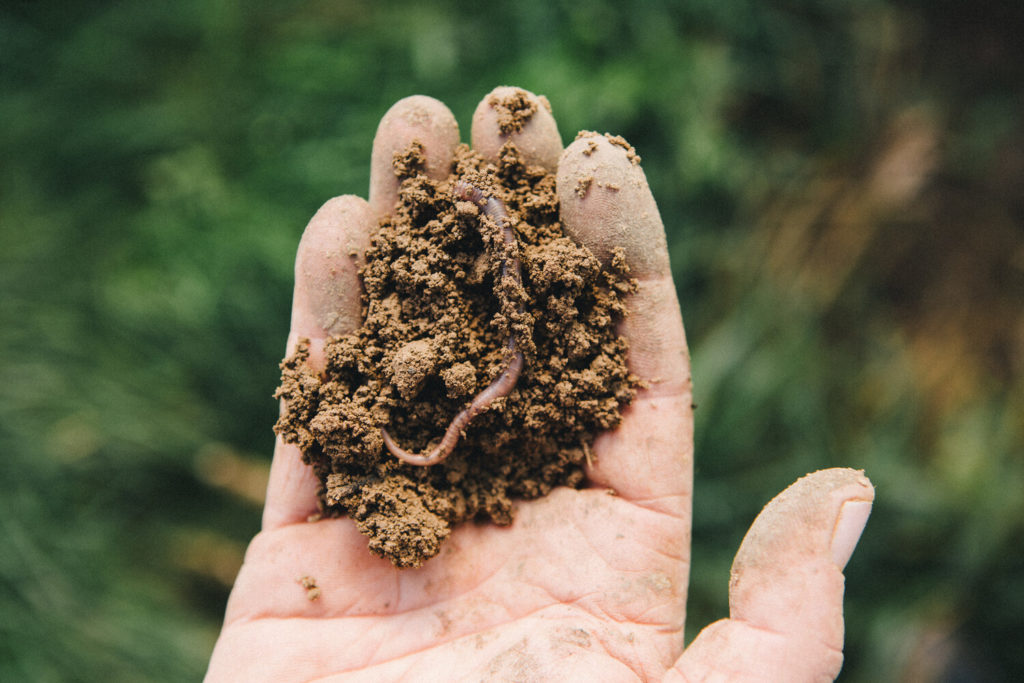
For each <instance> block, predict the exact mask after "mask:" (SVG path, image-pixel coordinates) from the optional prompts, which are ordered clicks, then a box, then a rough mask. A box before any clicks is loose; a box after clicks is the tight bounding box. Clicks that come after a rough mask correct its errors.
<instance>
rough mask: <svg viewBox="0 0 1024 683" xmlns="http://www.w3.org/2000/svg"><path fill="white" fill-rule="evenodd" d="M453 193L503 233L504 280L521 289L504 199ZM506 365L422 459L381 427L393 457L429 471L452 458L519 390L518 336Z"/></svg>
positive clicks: (461, 190) (462, 190)
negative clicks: (481, 419)
mask: <svg viewBox="0 0 1024 683" xmlns="http://www.w3.org/2000/svg"><path fill="white" fill-rule="evenodd" d="M452 193H453V194H454V195H455V197H456V198H457V199H461V200H463V201H469V202H473V203H474V204H476V205H477V207H478V208H479V209H480V210H481V211H483V212H484V213H485V214H486V215H487V216H488V217H490V219H491V220H493V221H494V222H495V223H496V224H497V225H498V227H499V228H500V229H501V235H502V240H503V241H504V243H505V256H504V258H503V260H502V264H501V278H502V279H505V278H506V277H508V276H509V274H511V276H512V279H513V280H514V281H515V283H516V284H517V285H518V284H521V283H522V281H523V277H522V273H521V270H520V265H519V257H518V256H512V257H511V258H509V256H508V254H514V253H515V250H516V246H517V242H516V234H515V231H514V230H513V229H512V220H511V219H510V218H509V216H508V211H506V210H505V205H504V204H503V203H502V202H501V200H500V199H497V198H495V197H490V196H488V195H486V194H484V192H483V190H481V189H480V188H478V187H476V186H474V185H471V184H469V183H467V182H465V181H463V180H460V181H458V182H457V183H455V187H454V188H453V190H452ZM520 310H522V307H520ZM504 363H505V367H504V369H503V370H502V371H501V374H500V375H498V377H497V379H495V380H494V381H493V382H491V383H490V384H488V385H487V386H486V387H485V388H484V389H483V391H481V392H480V393H479V394H477V395H476V396H475V397H474V398H473V400H472V401H470V403H469V405H468V406H466V407H465V408H463V409H462V411H460V412H459V414H457V415H456V416H455V417H454V418H452V421H451V423H450V424H449V425H448V429H446V430H445V432H444V436H443V437H442V438H441V442H440V443H439V444H437V446H435V447H434V449H433V450H431V451H430V452H429V453H424V454H422V455H419V454H416V453H410V452H409V451H407V450H404V449H403V448H401V447H400V446H399V445H398V444H397V443H395V440H394V439H392V438H391V435H390V434H388V430H387V429H385V428H384V427H381V430H380V435H381V437H382V438H383V439H384V445H385V446H386V447H387V449H388V450H389V451H390V452H391V454H392V455H393V456H395V457H396V458H398V459H399V460H401V461H402V462H407V463H409V464H410V465H420V466H423V467H426V466H428V465H436V464H438V463H439V462H442V461H444V459H445V458H447V457H448V456H449V455H451V452H452V450H454V449H455V444H456V443H458V441H459V437H460V436H462V431H463V430H464V429H465V428H466V427H468V426H469V423H470V421H471V420H472V419H473V418H474V417H476V416H477V415H479V414H480V413H482V412H484V411H485V410H487V407H488V406H490V405H491V403H492V402H493V401H494V400H495V399H499V398H501V397H502V396H508V394H509V393H510V392H511V391H512V389H514V388H515V386H516V382H517V381H519V374H520V373H521V372H522V371H523V365H524V363H525V360H524V358H523V352H522V351H520V350H519V347H518V345H517V343H516V334H515V332H510V333H509V337H508V344H507V346H506V347H505V359H504Z"/></svg>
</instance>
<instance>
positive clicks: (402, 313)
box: [275, 143, 637, 567]
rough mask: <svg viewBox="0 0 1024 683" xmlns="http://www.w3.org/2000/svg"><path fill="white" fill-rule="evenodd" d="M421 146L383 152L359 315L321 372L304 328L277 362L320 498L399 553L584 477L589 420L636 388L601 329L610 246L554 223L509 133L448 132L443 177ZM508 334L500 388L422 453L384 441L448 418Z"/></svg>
mask: <svg viewBox="0 0 1024 683" xmlns="http://www.w3.org/2000/svg"><path fill="white" fill-rule="evenodd" d="M424 168H425V163H424V158H423V155H422V148H421V147H420V146H419V145H418V144H416V143H414V144H413V145H411V146H410V148H409V149H408V150H406V152H405V153H403V154H400V155H396V157H395V159H394V169H395V173H396V175H397V176H398V177H399V179H400V181H401V185H400V190H399V201H398V204H397V205H396V206H395V209H394V212H393V213H392V215H391V216H389V217H387V218H386V219H383V220H382V221H381V223H380V225H379V228H378V230H377V233H376V234H375V235H374V237H373V239H372V241H371V246H370V247H369V248H368V250H367V252H366V255H365V256H366V265H365V266H364V267H363V268H362V270H361V276H362V280H363V286H364V289H365V292H364V297H363V319H364V321H365V322H364V324H363V326H362V327H360V328H359V329H358V330H356V331H354V332H352V333H351V334H347V335H344V336H338V337H334V338H332V339H330V340H329V341H328V342H327V345H326V356H327V367H326V371H325V372H324V373H323V374H322V375H319V374H316V373H314V372H312V371H311V370H310V369H309V367H308V366H307V364H306V359H307V358H308V343H300V344H299V346H298V348H297V350H296V352H295V353H294V354H293V355H292V356H291V357H289V358H287V359H285V361H283V362H282V364H281V368H282V380H281V386H280V388H279V389H278V391H277V396H278V397H279V398H283V399H284V400H285V405H286V411H285V413H284V414H283V415H282V417H281V419H280V420H279V421H278V423H277V425H276V426H275V430H276V431H277V432H278V433H280V434H281V435H282V436H283V437H284V439H285V440H286V441H288V442H291V443H295V444H298V446H299V447H300V449H301V450H302V454H303V459H304V460H305V461H306V462H307V463H308V464H309V465H311V466H312V467H313V470H314V471H315V473H316V476H317V477H318V478H319V480H320V482H321V483H322V488H321V490H320V495H319V498H320V507H321V514H322V515H324V516H338V515H348V516H350V517H351V518H352V519H353V520H354V521H355V522H356V524H357V526H358V528H359V530H360V531H361V532H362V533H363V534H365V535H366V536H368V537H369V546H370V549H371V550H372V551H373V552H375V553H377V554H379V555H381V556H383V557H386V558H388V559H389V560H391V561H392V562H393V563H394V564H395V565H396V566H398V567H415V566H419V565H420V564H422V562H423V561H424V560H426V559H428V558H430V557H433V556H434V555H436V554H437V553H438V551H439V550H440V548H441V543H442V542H443V541H444V539H445V538H446V537H447V536H448V534H449V533H450V532H451V530H452V527H453V526H454V525H456V524H458V523H460V522H463V521H465V520H470V519H474V520H478V521H490V522H493V523H496V524H501V525H505V524H509V523H511V521H512V499H513V498H537V497H539V496H543V495H546V494H547V493H548V492H549V491H550V490H551V489H552V488H553V487H555V486H562V485H564V486H572V487H580V486H582V485H583V484H584V473H583V466H584V464H585V463H586V462H587V461H588V460H589V459H590V458H591V457H592V456H591V452H590V446H591V444H592V442H593V438H594V435H595V433H596V432H598V431H600V430H605V429H613V428H614V427H616V426H617V425H618V424H619V422H620V419H621V409H622V407H623V406H624V405H625V404H627V403H629V402H630V401H631V400H632V399H633V397H634V395H635V390H636V385H637V382H636V379H635V378H634V377H633V376H632V375H630V373H629V371H628V370H627V367H626V363H625V355H626V351H627V347H626V342H625V340H623V339H621V338H619V337H618V335H617V334H616V332H615V323H616V321H617V320H618V318H619V317H620V316H622V315H623V314H624V308H623V297H624V296H625V295H626V294H628V293H629V292H631V291H633V290H634V289H635V283H634V282H633V281H632V280H631V279H630V278H629V275H628V272H627V268H626V266H625V264H624V262H623V259H622V257H621V255H617V257H616V258H615V259H614V260H613V263H612V264H611V265H610V267H609V268H607V269H602V266H601V264H600V262H599V261H598V260H597V259H596V258H595V257H594V255H593V254H591V253H590V251H589V250H587V249H586V248H585V247H582V246H580V245H577V244H575V243H574V242H573V241H572V240H571V239H569V238H568V237H567V236H566V235H565V234H564V233H563V231H562V226H561V224H560V223H559V220H558V200H557V197H556V194H555V179H554V176H552V175H551V174H550V173H547V172H545V171H544V169H542V168H539V167H530V166H527V165H526V164H524V163H523V162H522V160H521V157H520V154H519V152H518V150H517V149H516V147H515V145H514V144H512V143H507V144H506V145H505V146H504V148H503V149H502V153H501V155H500V161H499V162H498V163H497V164H496V165H494V164H489V163H487V162H485V161H484V160H482V159H481V158H480V157H479V156H477V155H476V154H474V153H473V152H472V151H471V150H470V149H469V148H468V147H466V146H464V145H463V146H460V148H459V149H458V151H457V154H456V158H455V162H454V167H453V170H452V173H451V175H450V176H449V177H448V178H447V179H445V180H442V181H440V182H437V181H433V180H431V179H429V178H428V177H427V176H426V175H425V174H424V173H423V170H424ZM459 180H461V181H464V182H468V183H470V184H472V185H473V186H475V187H477V188H479V189H480V190H481V191H482V192H483V193H484V194H485V195H487V196H489V197H494V198H496V199H499V200H500V201H502V202H503V203H504V205H505V207H507V212H508V215H509V216H510V217H511V220H512V221H513V224H514V230H515V234H516V236H517V239H518V251H519V254H518V259H519V262H520V264H521V272H522V281H521V283H519V282H518V281H516V279H514V278H513V277H512V276H511V272H510V271H511V269H509V268H506V269H504V270H505V271H506V272H504V273H503V268H502V265H503V263H505V262H506V259H509V258H513V259H514V258H515V254H511V255H510V254H509V253H507V248H506V245H505V244H503V241H502V235H501V226H499V225H497V224H496V222H495V221H494V220H493V219H492V218H491V217H490V216H488V215H487V214H486V213H485V212H482V211H480V209H479V207H478V206H477V204H475V203H473V202H470V201H461V200H459V199H456V198H455V197H454V196H453V192H452V190H453V186H454V185H455V183H456V182H457V181H459ZM513 333H514V334H515V336H516V343H517V345H518V348H519V350H520V351H521V352H522V353H523V355H524V357H525V367H524V369H523V371H522V374H521V376H520V377H519V379H518V381H517V383H516V385H515V388H514V389H513V390H512V391H511V393H509V394H508V396H505V397H502V398H499V399H497V400H496V401H494V402H493V403H492V404H491V405H490V406H489V408H488V409H487V410H486V411H484V412H483V413H481V414H479V415H478V416H476V417H475V418H474V419H473V420H472V422H471V423H470V424H469V425H468V426H467V427H466V428H465V430H464V431H463V433H462V436H461V438H460V439H459V441H458V442H457V444H456V446H455V448H454V450H453V451H452V452H451V454H450V456H449V457H447V459H445V460H444V461H443V462H441V463H439V464H437V465H432V466H429V467H421V466H416V465H410V464H406V463H403V462H401V461H400V460H399V459H397V458H396V457H395V456H393V455H392V454H391V453H390V452H389V451H388V450H387V449H386V448H385V447H384V443H383V440H382V437H381V429H382V428H385V429H387V431H388V433H389V434H390V435H391V437H392V438H393V439H394V440H395V442H397V443H398V444H399V445H400V446H401V447H402V448H403V449H405V450H407V451H410V452H413V453H426V452H427V451H429V450H430V449H431V448H433V447H434V446H435V445H436V444H437V443H438V442H439V440H440V439H441V437H442V435H443V434H444V432H445V430H446V428H447V427H448V425H449V423H450V422H451V421H452V418H453V417H454V416H455V415H456V414H457V413H459V412H460V411H461V410H463V409H464V408H465V407H466V406H467V405H468V404H469V403H470V401H471V400H472V399H473V397H474V396H475V395H476V394H478V393H479V392H480V391H481V390H482V389H483V388H484V387H486V386H488V385H489V384H490V383H491V382H492V381H494V380H495V378H497V377H498V376H499V375H500V374H501V372H502V371H503V370H504V369H505V368H506V367H507V365H508V343H509V337H510V335H511V334H513Z"/></svg>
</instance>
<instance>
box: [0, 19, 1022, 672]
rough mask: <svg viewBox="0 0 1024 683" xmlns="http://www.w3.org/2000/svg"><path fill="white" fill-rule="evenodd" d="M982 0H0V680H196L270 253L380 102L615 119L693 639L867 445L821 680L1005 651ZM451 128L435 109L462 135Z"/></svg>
mask: <svg viewBox="0 0 1024 683" xmlns="http://www.w3.org/2000/svg"><path fill="white" fill-rule="evenodd" d="M1022 7H1024V6H1022V5H1021V3H1019V2H1016V1H1015V0H1007V1H1006V2H997V1H995V0H990V1H982V2H975V3H960V2H953V1H952V0H890V1H883V0H862V1H860V2H840V1H839V0H767V1H761V2H754V1H753V0H736V1H734V2H729V3H723V2H717V1H712V0H686V1H679V2H668V1H663V2H645V3H632V4H631V3H617V2H601V1H599V2H588V3H576V2H565V1H563V0H547V1H533V0H531V1H523V2H518V3H508V4H505V5H502V6H501V7H498V8H489V9H486V10H484V9H480V8H479V6H478V4H477V3H471V2H468V1H465V2H457V1H452V2H437V3H424V2H393V3H368V2H355V1H352V0H350V1H347V2H346V1H345V0H340V1H339V0H331V1H328V0H319V1H312V2H298V1H297V0H283V1H280V2H255V3H242V2H239V1H237V0H236V1H234V2H232V1H216V0H213V1H208V0H181V1H179V2H174V3H165V2H150V3H134V2H128V1H120V2H116V1H112V0H92V1H84V2H79V3H53V2H45V1H43V0H39V1H30V0H20V1H19V0H6V1H5V2H3V3H2V4H0V121H3V126H0V160H2V161H0V259H2V261H0V263H2V268H0V283H2V286H0V291H2V295H0V349H2V351H3V353H2V357H0V451H2V453H3V457H2V460H0V541H2V544H3V551H2V552H0V679H2V680H31V681H93V680H105V681H120V680H124V681H128V680H130V681H169V680H187V679H192V680H195V679H197V678H199V677H201V675H202V672H203V671H204V670H205V665H206V661H207V658H208V656H209V652H210V648H211V647H212V644H213V640H214V638H215V637H216V634H217V631H218V628H219V622H220V619H221V616H222V614H223V609H224V603H225V600H226V597H227V592H228V590H229V586H230V583H231V581H232V579H233V576H234V572H235V571H236V570H237V566H238V564H239V562H240V560H241V554H242V552H243V550H244V547H245V544H246V542H247V541H248V539H249V538H250V537H251V536H252V534H253V533H255V532H256V530H257V529H258V525H259V505H260V495H261V490H262V487H263V482H264V481H265V477H266V468H267V464H268V459H269V453H270V450H271V442H272V439H271V434H270V425H271V424H272V422H273V420H274V417H275V412H276V406H275V405H274V402H273V401H272V400H271V398H270V395H271V393H272V391H273V389H274V386H275V383H276V379H277V368H276V362H277V360H278V358H279V356H280V354H281V352H282V350H283V344H284V338H285V334H286V330H287V323H288V308H289V302H290V287H291V260H292V258H293V256H294V249H295V246H296V244H297V243H298V238H299V235H300V233H301V229H302V226H303V225H304V222H305V220H306V219H307V218H308V217H309V216H310V215H312V213H313V212H314V211H315V210H316V208H317V207H318V206H319V204H320V203H322V202H323V201H324V200H325V199H326V198H328V197H330V196H333V195H336V194H341V193H357V194H365V188H366V186H367V182H368V159H369V154H370V145H371V142H372V138H373V133H374V130H375V127H376V122H377V120H378V119H379V118H380V116H381V115H382V114H383V113H384V111H386V109H387V108H388V107H389V106H390V105H391V104H392V103H393V102H394V101H395V100H397V99H399V98H401V97H404V96H406V95H409V94H413V93H423V94H429V95H432V96H434V97H437V98H439V99H441V100H443V101H445V102H446V103H447V104H448V105H449V106H450V107H451V108H452V110H453V111H454V112H455V114H456V116H457V118H458V119H459V120H460V121H461V122H463V124H464V125H466V123H467V122H468V121H469V119H470V116H471V113H472V111H473V108H474V107H475V105H476V102H477V101H479V99H480V98H481V97H483V96H484V95H485V94H486V93H487V92H488V91H489V90H490V89H491V88H492V87H494V86H495V85H498V84H515V85H520V86H523V87H526V88H529V89H531V90H533V91H534V92H538V93H543V94H545V95H547V97H548V98H549V99H550V101H551V103H552V105H553V108H554V111H555V114H556V116H557V118H558V121H559V126H560V129H561V132H562V135H563V138H564V139H565V140H566V141H568V140H570V139H571V138H572V136H573V135H574V132H575V131H576V130H578V129H582V128H586V129H597V130H600V131H605V130H607V131H612V132H615V133H619V134H622V135H624V136H625V137H626V138H627V139H629V140H630V141H631V142H632V143H633V144H634V145H635V146H636V147H637V149H638V151H639V153H640V154H641V155H642V156H643V159H644V167H645V170H646V172H647V174H648V177H649V179H650V181H651V184H652V187H653V189H654V194H655V197H656V198H657V199H658V202H659V206H660V207H661V209H662V212H663V215H664V218H665V223H666V228H667V230H668V232H669V240H670V249H671V252H672V258H673V268H674V271H675V274H676V278H677V283H678V286H679V293H680V298H681V301H682V306H683V311H684V315H685V317H686V321H687V330H688V334H689V336H690V343H691V347H692V351H693V358H694V376H695V384H696V392H697V402H698V405H699V409H698V411H697V416H698V425H697V428H698V429H697V440H698V443H697V456H698V462H697V473H696V476H697V479H696V491H697V493H696V499H695V512H694V556H693V569H694V573H693V587H692V595H691V602H690V615H691V616H690V620H689V624H688V635H687V637H688V639H692V637H693V636H694V635H695V634H696V632H697V630H698V629H699V628H700V627H702V626H703V625H705V624H707V623H708V622H709V621H711V620H713V619H715V618H718V617H722V616H725V614H726V611H727V608H726V587H727V581H728V569H729V564H730V561H731V557H732V554H733V552H734V551H735V548H736V547H737V546H738V543H739V541H740V539H741V537H742V534H743V532H744V531H745V529H746V528H747V526H748V524H749V523H750V521H751V520H752V519H753V517H754V516H755V515H756V513H757V512H758V510H759V509H760V506H761V505H763V504H764V503H765V502H766V501H767V500H768V499H770V498H771V497H772V496H773V495H774V494H775V493H777V492H778V491H779V490H781V489H782V488H784V487H785V486H786V485H788V484H789V483H790V482H791V481H792V480H793V479H795V478H796V477H797V476H799V475H800V474H802V473H804V472H806V471H811V470H814V469H818V468H822V467H828V466H836V465H849V466H853V467H859V468H864V469H865V470H866V471H867V473H868V475H869V476H870V477H871V478H872V480H873V481H874V483H875V485H876V487H877V492H878V494H877V495H878V498H877V503H876V505H875V510H874V513H873V515H872V518H871V521H870V522H869V524H868V528H867V531H866V533H865V536H864V538H863V540H862V542H861V545H860V547H859V548H858V550H857V552H856V554H855V555H854V558H853V560H852V561H851V563H850V565H849V567H848V570H847V631H848V632H847V648H846V655H847V661H846V666H845V669H844V672H843V676H842V678H843V680H849V681H876V680H898V679H904V680H963V681H988V680H1009V679H1010V678H1013V673H1014V672H1016V673H1017V674H1018V675H1020V673H1021V672H1022V671H1024V649H1022V648H1021V647H1020V646H1019V638H1020V633H1021V630H1022V627H1024V617H1022V614H1024V552H1022V545H1024V419H1022V417H1021V416H1022V415H1024V227H1022V225H1024V190H1022V180H1021V179H1022V178H1024V121H1022V109H1021V107H1020V102H1021V101H1024V99H1022V98H1024V42H1022V41H1021V40H1020V35H1021V33H1022V32H1024V9H1022ZM463 135H464V137H466V135H467V131H464V133H463Z"/></svg>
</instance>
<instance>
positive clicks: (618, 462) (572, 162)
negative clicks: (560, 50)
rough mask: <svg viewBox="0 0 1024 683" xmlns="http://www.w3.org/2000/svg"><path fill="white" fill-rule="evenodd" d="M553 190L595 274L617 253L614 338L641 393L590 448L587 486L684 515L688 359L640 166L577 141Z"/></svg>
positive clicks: (589, 136) (617, 150)
mask: <svg viewBox="0 0 1024 683" xmlns="http://www.w3.org/2000/svg"><path fill="white" fill-rule="evenodd" d="M557 188H558V199H559V204H560V206H561V216H562V222H563V225H564V227H565V230H566V232H567V233H569V235H570V236H572V237H573V239H575V240H576V241H577V242H579V243H581V244H584V245H586V246H587V247H588V248H589V249H590V250H591V251H592V252H593V253H594V254H595V256H597V257H598V258H599V259H600V260H601V261H602V262H603V263H605V264H607V263H609V262H610V261H611V259H612V257H613V254H614V253H615V251H616V250H617V249H619V248H621V249H622V251H623V252H624V255H625V259H626V263H627V264H628V265H629V267H630V271H631V275H632V276H633V277H634V278H636V280H637V291H636V292H634V293H633V294H631V295H629V296H628V298H627V300H626V309H627V314H626V316H625V318H624V320H623V321H622V322H621V323H620V328H619V331H620V333H621V334H622V335H623V336H624V337H625V338H626V339H627V340H628V341H629V356H628V359H627V360H628V363H629V368H630V370H631V371H632V372H633V373H634V374H635V375H636V376H637V377H639V378H640V379H641V380H642V381H643V382H644V383H645V385H646V386H645V387H644V388H642V389H640V390H639V392H638V394H637V398H636V400H635V401H634V402H633V403H632V404H631V405H630V406H629V407H628V408H627V409H626V410H625V411H624V413H623V420H622V424H621V425H620V426H619V427H618V428H617V429H616V430H614V431H611V432H606V433H604V434H602V435H600V436H599V437H598V439H597V440H596V441H595V443H594V452H595V455H596V456H597V459H596V462H595V464H594V466H593V468H592V469H591V471H590V473H589V474H590V479H591V481H592V482H594V483H595V484H597V485H605V486H610V487H612V488H614V489H615V490H616V491H617V492H618V493H619V494H620V495H622V496H625V497H628V498H630V499H631V500H634V501H637V502H645V503H647V504H650V505H651V506H656V507H659V508H662V509H665V510H666V511H671V512H673V513H678V514H680V515H684V514H686V515H688V513H689V502H690V494H691V491H692V479H693V406H692V393H691V387H690V356H689V351H688V349H687V346H686V334H685V332H684V331H683V320H682V315H681V314H680V311H679V301H678V299H677V297H676V291H675V285H674V283H673V281H672V272H671V269H670V267H669V258H668V246H667V242H666V239H665V229H664V227H663V225H662V222H661V215H660V214H659V212H658V207H657V204H656V203H655V201H654V197H653V195H652V194H651V190H650V187H649V186H648V184H647V178H646V176H645V175H644V172H643V169H642V168H641V167H640V159H639V157H638V156H637V155H636V152H635V151H634V150H633V148H632V147H630V146H629V144H628V143H626V141H625V140H622V139H621V138H616V137H610V136H602V135H597V134H596V133H584V134H581V135H580V136H579V137H577V139H576V140H575V141H574V142H573V143H572V144H571V145H569V147H567V148H566V150H565V152H564V153H563V154H562V158H561V161H560V163H559V166H558V177H557Z"/></svg>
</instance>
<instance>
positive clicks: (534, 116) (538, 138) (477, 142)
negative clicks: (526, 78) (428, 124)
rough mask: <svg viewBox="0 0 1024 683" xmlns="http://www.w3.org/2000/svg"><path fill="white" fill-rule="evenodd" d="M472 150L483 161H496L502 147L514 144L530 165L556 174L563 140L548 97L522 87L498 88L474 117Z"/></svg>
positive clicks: (483, 102)
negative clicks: (506, 144)
mask: <svg viewBox="0 0 1024 683" xmlns="http://www.w3.org/2000/svg"><path fill="white" fill-rule="evenodd" d="M471 137H472V141H473V149H474V150H475V151H476V152H477V153H478V154H480V155H481V156H483V158H484V159H486V160H488V161H491V162H497V160H498V156H499V154H500V152H501V147H502V145H504V144H505V143H506V142H509V141H511V142H514V143H515V145H516V147H517V148H518V149H519V152H520V154H521V155H522V159H523V161H524V162H525V163H527V164H532V165H536V166H543V167H544V168H546V169H547V170H549V171H552V172H554V170H555V168H556V167H557V166H558V158H559V157H560V156H561V154H562V138H561V136H560V135H559V134H558V126H557V125H556V124H555V118H554V116H552V115H551V104H550V103H549V102H548V100H547V98H546V97H541V96H538V95H534V94H533V93H532V92H529V91H528V90H523V89H522V88H513V87H510V86H499V87H497V88H495V89H494V90H492V91H491V92H490V93H489V94H488V95H487V96H486V97H485V98H484V99H483V100H481V101H480V104H479V105H477V108H476V112H474V114H473V128H472V133H471Z"/></svg>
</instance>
